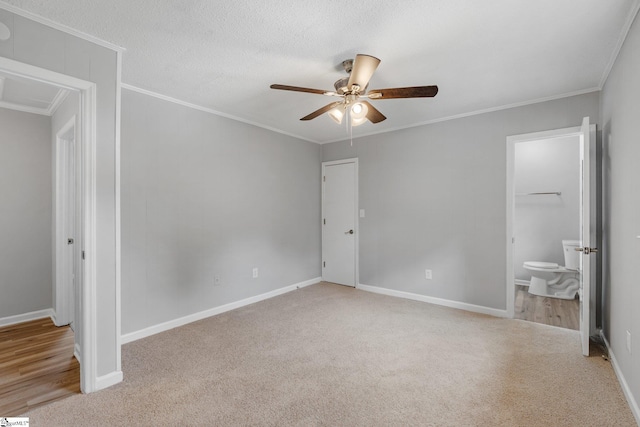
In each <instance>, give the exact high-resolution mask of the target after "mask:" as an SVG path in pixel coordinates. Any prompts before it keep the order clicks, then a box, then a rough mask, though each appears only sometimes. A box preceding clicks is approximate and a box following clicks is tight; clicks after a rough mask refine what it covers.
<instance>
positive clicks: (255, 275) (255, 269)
mask: <svg viewBox="0 0 640 427" xmlns="http://www.w3.org/2000/svg"><path fill="white" fill-rule="evenodd" d="M253 278H254V279H257V278H258V267H254V268H253Z"/></svg>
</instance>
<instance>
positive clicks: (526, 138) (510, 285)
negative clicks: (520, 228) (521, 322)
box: [505, 124, 597, 335]
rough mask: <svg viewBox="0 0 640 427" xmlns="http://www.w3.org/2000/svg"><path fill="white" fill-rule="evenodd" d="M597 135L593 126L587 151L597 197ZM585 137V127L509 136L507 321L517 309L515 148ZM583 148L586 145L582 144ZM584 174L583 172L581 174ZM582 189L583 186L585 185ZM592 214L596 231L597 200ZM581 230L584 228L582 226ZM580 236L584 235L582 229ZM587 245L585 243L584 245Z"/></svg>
mask: <svg viewBox="0 0 640 427" xmlns="http://www.w3.org/2000/svg"><path fill="white" fill-rule="evenodd" d="M595 131H596V125H595V124H591V125H590V126H589V134H590V139H591V143H590V144H589V147H585V149H588V150H590V163H591V164H590V166H591V167H590V168H589V170H590V176H589V179H590V190H591V193H595V189H596V182H595V180H596V176H595V174H596V168H595V162H596V153H595ZM581 135H582V128H581V126H575V127H570V128H564V129H554V130H548V131H542V132H533V133H527V134H521V135H512V136H507V185H506V193H507V194H506V208H507V211H506V219H507V221H506V222H507V230H506V236H505V237H506V241H505V244H506V254H507V269H506V270H507V271H506V284H507V317H509V318H511V319H513V317H514V314H515V313H514V306H515V272H514V268H513V243H514V240H513V239H514V236H513V221H514V216H515V215H514V212H515V180H514V172H515V145H516V144H517V143H521V142H531V141H538V140H543V139H554V138H563V137H572V136H575V137H580V136H581ZM581 146H582V144H581ZM581 173H582V172H581ZM581 188H582V184H581ZM590 212H591V215H590V216H591V218H590V220H591V226H592V228H593V227H595V222H596V220H597V218H596V215H595V212H596V200H595V198H592V200H590ZM580 226H581V224H580ZM580 233H581V235H582V229H580ZM583 243H584V242H583ZM594 243H596V242H590V244H591V245H594ZM595 264H596V263H595V262H592V263H591V268H590V273H591V274H590V276H591V281H592V283H591V286H590V289H589V305H590V307H589V309H590V312H589V318H590V320H589V335H594V334H595V333H596V330H595V327H596V322H595V315H596V310H595V304H596V283H595V280H596V274H595V271H594V270H595Z"/></svg>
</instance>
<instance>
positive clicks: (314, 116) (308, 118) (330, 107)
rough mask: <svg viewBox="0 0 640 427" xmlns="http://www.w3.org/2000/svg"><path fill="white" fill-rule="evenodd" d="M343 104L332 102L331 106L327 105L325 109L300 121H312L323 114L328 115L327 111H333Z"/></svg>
mask: <svg viewBox="0 0 640 427" xmlns="http://www.w3.org/2000/svg"><path fill="white" fill-rule="evenodd" d="M340 104H342V102H337V101H336V102H332V103H331V104H327V105H325V106H324V107H322V108H320V109H318V110H316V111H314V112H313V113H311V114H307V115H306V116H304V117H303V118H301V119H300V120H311V119H315V118H316V117H318V116H319V115H321V114H324V113H326V112H327V111H329V110H331V109H332V108H334V107H337V106H338V105H340Z"/></svg>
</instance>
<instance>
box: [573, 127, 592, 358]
mask: <svg viewBox="0 0 640 427" xmlns="http://www.w3.org/2000/svg"><path fill="white" fill-rule="evenodd" d="M580 156H581V161H582V179H581V184H582V215H581V216H582V218H581V219H582V221H581V224H580V225H581V233H582V241H581V246H582V247H581V248H578V249H576V250H580V251H582V256H581V257H580V258H581V260H582V261H581V263H580V264H581V269H582V271H581V273H582V274H580V338H581V341H582V354H583V355H585V356H588V355H589V336H590V335H591V334H592V333H593V332H594V329H595V302H596V298H595V296H596V295H595V286H592V284H593V283H592V279H593V278H595V267H596V265H595V264H596V262H595V259H594V258H592V256H593V255H594V254H595V252H597V248H596V247H595V243H596V217H595V213H596V210H595V202H596V200H595V197H594V196H595V173H596V169H595V125H590V123H589V117H585V118H584V119H583V120H582V126H581V127H580Z"/></svg>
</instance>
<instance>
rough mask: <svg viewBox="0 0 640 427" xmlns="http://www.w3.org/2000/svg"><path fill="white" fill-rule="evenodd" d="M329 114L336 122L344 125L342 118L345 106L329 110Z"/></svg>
mask: <svg viewBox="0 0 640 427" xmlns="http://www.w3.org/2000/svg"><path fill="white" fill-rule="evenodd" d="M328 114H329V117H331V118H332V119H333V121H334V122H336V123H338V124H340V123H342V118H343V117H344V106H343V105H340V106H338V107H335V108H332V109H331V110H329V112H328Z"/></svg>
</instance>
